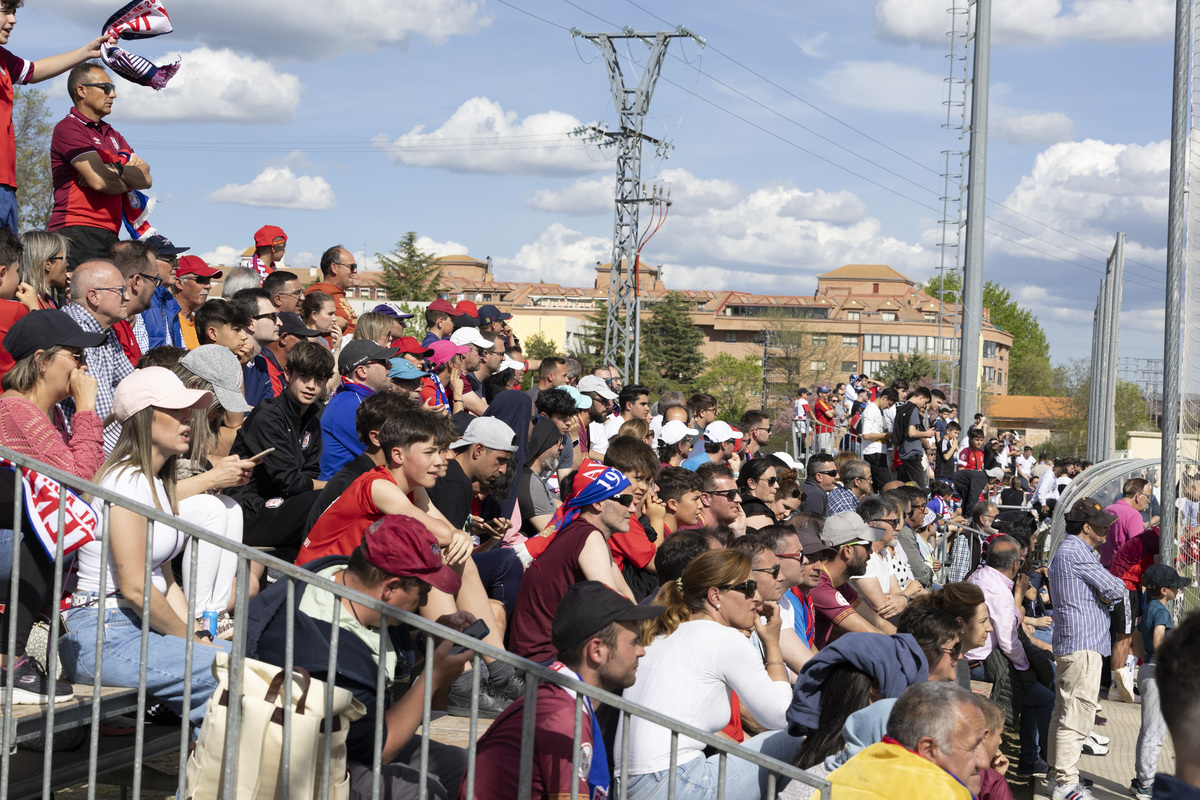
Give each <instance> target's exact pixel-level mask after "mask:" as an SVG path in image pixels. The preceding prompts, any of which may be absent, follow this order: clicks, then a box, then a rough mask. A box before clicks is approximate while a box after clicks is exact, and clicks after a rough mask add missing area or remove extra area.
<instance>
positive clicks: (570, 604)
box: [550, 581, 667, 652]
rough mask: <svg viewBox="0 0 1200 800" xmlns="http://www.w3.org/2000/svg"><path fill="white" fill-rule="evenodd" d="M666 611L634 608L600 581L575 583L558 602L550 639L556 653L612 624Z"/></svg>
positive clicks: (664, 609)
mask: <svg viewBox="0 0 1200 800" xmlns="http://www.w3.org/2000/svg"><path fill="white" fill-rule="evenodd" d="M666 611H667V609H666V607H665V606H639V605H636V604H635V603H634V602H633V601H632V600H630V599H629V598H628V597H626V596H625V595H623V594H621V593H620V592H618V591H616V590H615V589H610V588H609V587H608V586H605V585H604V584H603V583H601V582H600V581H579V582H578V583H573V584H571V586H570V587H569V588H568V589H567V593H566V594H564V595H563V598H562V600H561V601H559V604H558V610H557V611H555V612H554V625H553V628H552V630H551V635H550V639H551V641H552V642H553V643H554V646H555V647H557V648H558V649H559V651H560V652H561V651H563V650H570V649H571V648H572V647H574V646H575V645H577V644H579V643H580V642H582V641H583V640H584V639H587V638H588V637H589V636H593V635H595V634H597V633H599V632H600V631H602V630H604V629H605V628H607V627H608V626H609V625H611V624H612V623H614V622H637V621H640V620H644V619H654V618H655V617H658V616H661V615H662V614H664V613H666Z"/></svg>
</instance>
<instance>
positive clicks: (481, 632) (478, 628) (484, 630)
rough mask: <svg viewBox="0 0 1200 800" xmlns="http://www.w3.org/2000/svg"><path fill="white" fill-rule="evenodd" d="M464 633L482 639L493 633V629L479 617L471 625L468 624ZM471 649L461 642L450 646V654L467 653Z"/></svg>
mask: <svg viewBox="0 0 1200 800" xmlns="http://www.w3.org/2000/svg"><path fill="white" fill-rule="evenodd" d="M463 633H465V634H466V635H467V636H472V637H474V638H476V639H482V638H483V637H485V636H487V635H488V634H489V633H491V629H490V628H488V626H487V623H486V622H484V621H483V620H481V619H477V620H475V621H474V622H472V623H471V624H470V625H468V626H467V628H466V630H464V631H463ZM469 649H470V648H468V647H464V646H463V645H461V644H456V645H454V646H453V647H451V648H450V655H452V656H456V655H458V654H459V653H465V652H466V651H467V650H469Z"/></svg>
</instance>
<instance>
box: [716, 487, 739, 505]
mask: <svg viewBox="0 0 1200 800" xmlns="http://www.w3.org/2000/svg"><path fill="white" fill-rule="evenodd" d="M709 494H711V495H712V496H713V497H724V498H725V499H726V500H728V501H729V502H731V503H732V502H733V501H734V500H736V499H738V497H739V496H740V495H739V494H738V490H737V489H726V490H725V491H723V492H709Z"/></svg>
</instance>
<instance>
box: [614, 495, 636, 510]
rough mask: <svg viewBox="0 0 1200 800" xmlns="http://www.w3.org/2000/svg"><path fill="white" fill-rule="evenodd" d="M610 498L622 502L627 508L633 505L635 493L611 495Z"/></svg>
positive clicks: (615, 501)
mask: <svg viewBox="0 0 1200 800" xmlns="http://www.w3.org/2000/svg"><path fill="white" fill-rule="evenodd" d="M608 499H609V500H612V501H613V502H614V503H620V504H621V505H623V506H625V507H626V508H629V507H630V506H631V505H633V495H631V494H619V495H617V496H616V497H609V498H608Z"/></svg>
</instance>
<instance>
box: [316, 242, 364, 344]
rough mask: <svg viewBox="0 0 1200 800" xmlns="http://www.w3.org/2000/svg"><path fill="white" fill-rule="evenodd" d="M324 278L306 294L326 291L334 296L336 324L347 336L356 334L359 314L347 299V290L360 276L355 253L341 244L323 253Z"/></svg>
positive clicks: (322, 269) (322, 270)
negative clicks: (355, 329) (355, 326)
mask: <svg viewBox="0 0 1200 800" xmlns="http://www.w3.org/2000/svg"><path fill="white" fill-rule="evenodd" d="M321 275H322V279H321V280H320V281H318V282H317V283H314V284H313V285H312V286H309V287H308V288H307V289H305V290H304V293H305V294H312V293H313V292H325V294H327V295H329V296H330V297H332V298H333V313H334V316H336V317H337V319H335V320H334V324H335V325H337V326H338V327H340V328H341V329H342V334H343V335H344V336H346V337H347V338H349V337H351V336H353V335H354V323H355V322H357V321H358V315H357V314H355V313H354V309H353V308H351V307H350V303H349V302H348V301H347V300H346V290H347V289H349V288H350V287H351V286H353V285H354V281H355V280H356V279H357V276H358V264H357V263H356V262H355V260H354V254H353V253H351V252H350V251H349V250H347V249H346V248H344V247H342V246H341V245H340V244H335V245H334V246H333V247H331V248H329V249H328V250H326V251H325V252H324V253H322V254H321Z"/></svg>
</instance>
